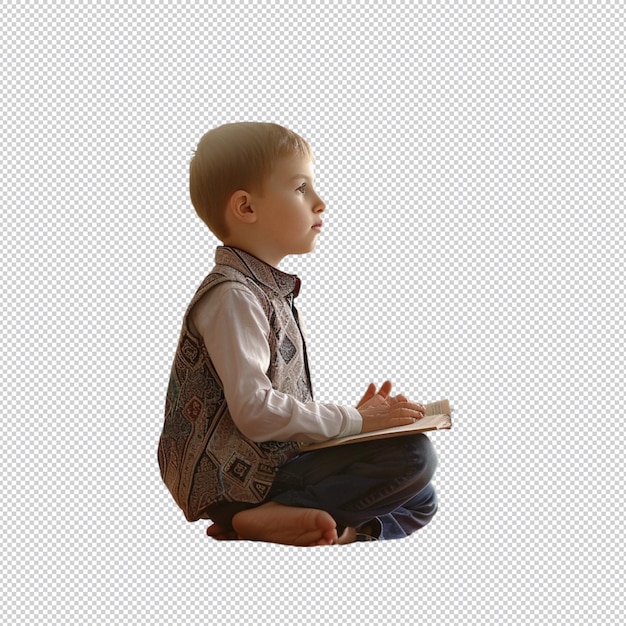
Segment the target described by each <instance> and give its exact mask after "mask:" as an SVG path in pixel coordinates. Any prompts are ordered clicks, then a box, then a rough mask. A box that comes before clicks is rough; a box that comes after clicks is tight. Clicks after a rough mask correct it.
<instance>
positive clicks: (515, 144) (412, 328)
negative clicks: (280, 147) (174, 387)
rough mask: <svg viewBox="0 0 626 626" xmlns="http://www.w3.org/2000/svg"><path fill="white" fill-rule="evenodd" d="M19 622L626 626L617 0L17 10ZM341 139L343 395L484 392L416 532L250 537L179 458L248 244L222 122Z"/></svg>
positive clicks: (325, 346)
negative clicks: (220, 217) (209, 329)
mask: <svg viewBox="0 0 626 626" xmlns="http://www.w3.org/2000/svg"><path fill="white" fill-rule="evenodd" d="M2 16H3V17H2V20H0V52H1V54H0V68H1V69H0V72H1V76H2V103H1V104H0V107H1V111H2V147H1V148H0V155H1V162H2V179H1V184H2V207H3V209H2V211H3V219H2V228H1V229H0V233H1V235H0V236H1V245H0V276H1V280H2V302H3V304H2V311H1V313H0V334H1V337H2V354H3V359H2V366H1V368H2V369H1V381H2V382H1V387H0V388H1V393H2V396H1V404H0V407H1V409H0V410H1V417H2V423H3V440H4V442H5V445H4V450H3V454H2V455H0V464H1V466H2V474H3V477H4V480H3V505H2V516H1V520H2V521H1V524H2V526H1V531H2V540H1V551H0V555H1V558H2V573H1V582H2V589H3V591H2V600H1V607H2V615H3V618H4V619H5V621H8V622H9V623H11V624H63V625H67V624H81V625H83V624H151V625H154V624H184V623H203V624H216V625H220V626H221V625H226V624H237V625H241V624H255V625H256V624H268V625H269V624H277V623H286V624H292V623H302V624H359V625H361V624H376V625H379V624H390V625H398V624H416V623H428V624H446V625H448V624H468V623H475V624H494V625H496V624H564V625H565V624H568V625H569V624H615V623H618V622H619V621H620V620H621V619H622V618H623V614H624V606H623V599H622V598H623V582H622V581H623V575H624V556H625V541H624V530H623V519H624V513H625V506H624V487H623V482H624V481H623V473H624V468H623V460H622V459H623V450H624V445H625V444H626V433H625V428H624V409H623V407H624V404H625V399H626V398H625V397H624V396H625V393H624V382H623V376H624V374H623V372H624V369H625V365H626V363H625V360H626V359H625V345H624V341H625V336H624V335H625V333H624V318H625V312H626V311H625V302H624V282H623V278H622V276H623V273H624V271H623V270H624V261H625V258H624V239H625V237H624V236H625V232H624V230H625V224H626V220H625V218H624V206H625V195H626V194H625V183H624V180H625V177H624V164H625V162H626V147H625V140H626V137H625V128H624V124H625V119H624V111H625V110H626V109H625V105H626V102H625V97H624V88H625V86H626V85H625V84H624V83H625V77H624V67H625V63H626V58H625V53H626V45H625V43H624V36H623V33H624V28H625V26H626V11H625V10H624V9H623V8H622V5H621V3H618V2H604V1H599V2H562V3H552V2H515V3H513V2H490V3H486V2H481V3H473V2H470V3H462V2H461V3H459V2H454V3H453V2H431V3H422V2H397V3H395V2H394V3H391V2H379V3H376V2H350V3H342V2H337V3H329V2H325V3H317V2H310V3H296V2H283V3H279V2H247V1H246V2H243V1H237V2H217V3H77V2H66V3H54V2H46V3H44V2H20V3H16V2H12V3H4V4H3V9H2ZM236 120H260V121H275V122H278V123H282V124H284V125H286V126H288V127H291V128H293V129H294V130H296V131H297V132H299V133H301V134H302V135H303V136H305V137H306V138H307V139H308V140H309V141H310V142H311V144H312V146H313V148H314V150H315V152H316V155H317V165H316V175H317V179H318V189H319V191H320V194H321V195H322V197H323V198H324V199H325V200H326V202H327V204H328V209H327V213H326V216H325V226H324V232H323V233H322V235H321V240H320V243H319V246H318V248H317V250H316V251H315V252H314V253H312V254H311V255H309V256H306V257H297V258H291V259H288V260H286V262H285V264H284V266H283V269H285V270H286V271H293V272H298V273H299V274H300V275H301V278H302V281H303V287H302V293H301V295H300V297H299V303H300V308H301V310H302V312H303V314H304V315H305V316H306V321H307V326H308V330H309V336H310V358H311V361H312V373H313V378H314V385H315V390H316V396H317V397H318V398H319V399H324V400H329V401H330V400H335V401H338V402H355V401H356V400H357V399H358V397H359V396H360V395H361V393H362V392H363V391H364V389H365V387H366V384H367V383H368V382H369V381H370V380H375V381H377V382H382V381H383V380H384V379H385V378H386V377H389V378H391V379H392V380H393V381H394V383H395V388H396V390H397V391H402V392H404V393H406V394H407V395H410V396H412V397H415V398H416V399H420V400H425V401H428V400H435V399H439V398H441V397H449V398H450V400H451V401H452V403H453V405H454V406H455V407H456V409H457V412H456V414H455V417H454V427H453V429H452V430H451V431H449V432H443V433H435V434H433V435H432V440H433V442H434V445H435V447H436V449H437V452H438V454H439V459H440V466H439V469H438V472H437V474H436V480H435V482H436V486H437V488H438V492H439V496H440V511H439V513H438V514H437V516H436V517H435V519H434V521H433V522H432V524H431V525H430V526H428V527H426V528H425V529H423V530H422V531H420V532H419V533H417V534H416V535H415V536H413V537H411V538H409V539H407V540H403V541H399V542H381V543H362V544H355V545H353V546H348V547H336V548H335V547H334V548H328V549H326V548H324V549H318V548H314V549H296V548H290V547H284V546H274V545H266V544H252V543H247V542H240V543H236V542H235V543H218V542H212V541H211V540H209V539H207V538H206V537H204V536H203V531H204V525H203V524H200V523H198V524H188V523H186V522H185V521H184V518H183V516H182V515H181V513H180V511H178V509H177V508H176V507H175V505H174V504H173V502H172V501H171V498H170V497H169V495H168V493H167V491H166V489H165V487H164V485H163V484H161V482H160V478H159V472H158V466H157V458H156V446H157V440H158V436H159V432H160V429H161V420H162V411H163V404H164V398H165V390H166V385H167V379H168V374H169V367H170V364H171V358H172V356H173V353H174V349H175V345H176V339H177V337H178V332H179V324H180V320H181V317H182V314H183V311H184V308H185V305H186V303H187V302H188V300H189V298H190V297H191V295H192V294H193V292H194V291H195V289H196V287H197V286H198V284H199V282H200V281H201V280H202V278H203V277H204V276H205V274H206V273H207V271H208V269H210V265H211V263H212V259H213V252H214V248H215V245H216V243H217V242H216V241H215V240H214V239H213V238H212V236H211V235H210V234H209V233H208V232H207V231H206V229H205V228H204V226H203V225H202V224H201V222H200V221H199V220H198V219H197V217H196V216H195V214H194V212H193V210H192V208H191V206H190V202H189V199H188V192H187V167H188V162H189V159H190V157H191V153H192V150H193V148H194V147H195V144H196V142H197V141H198V139H199V138H200V136H201V135H202V134H203V133H204V132H205V131H206V130H208V129H209V128H211V127H213V126H215V125H218V124H221V123H225V122H230V121H236Z"/></svg>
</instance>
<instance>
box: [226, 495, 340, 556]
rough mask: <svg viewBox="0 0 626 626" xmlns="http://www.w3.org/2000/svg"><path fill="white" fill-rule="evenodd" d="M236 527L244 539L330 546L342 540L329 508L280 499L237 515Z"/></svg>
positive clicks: (285, 543) (294, 544) (291, 544)
mask: <svg viewBox="0 0 626 626" xmlns="http://www.w3.org/2000/svg"><path fill="white" fill-rule="evenodd" d="M233 528H234V529H235V532H236V533H237V534H238V535H239V537H240V538H241V539H251V540H253V541H270V542H272V543H281V544H284V545H289V546H327V545H331V544H335V543H337V541H338V537H337V524H336V523H335V520H334V519H333V518H332V517H331V516H330V515H329V514H328V513H326V512H325V511H320V510H318V509H304V508H300V507H294V506H286V505H284V504H279V503H278V502H266V503H265V504H262V505H261V506H258V507H255V508H253V509H246V510H245V511H240V512H239V513H237V515H235V517H233ZM342 536H343V535H342Z"/></svg>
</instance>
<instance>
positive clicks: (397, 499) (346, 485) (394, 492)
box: [268, 434, 437, 539]
mask: <svg viewBox="0 0 626 626" xmlns="http://www.w3.org/2000/svg"><path fill="white" fill-rule="evenodd" d="M436 467H437V456H436V454H435V451H434V449H433V446H432V444H431V442H430V440H429V439H428V437H426V435H423V434H418V435H410V436H406V437H393V438H389V439H379V440H373V441H365V442H362V443H354V444H349V445H345V446H337V447H334V448H325V449H322V450H315V451H313V452H305V453H303V454H300V455H298V456H296V457H294V458H293V459H291V460H290V461H288V462H287V463H286V464H285V465H283V466H282V467H281V468H280V470H279V471H278V475H277V477H276V479H275V481H274V484H273V486H272V489H271V491H270V494H269V496H268V500H272V501H274V502H280V503H282V504H286V505H289V506H298V507H306V508H314V509H321V510H323V511H327V512H328V513H330V515H332V517H333V518H334V519H335V521H336V522H337V524H338V525H339V526H353V527H355V528H357V532H359V531H361V532H364V533H366V534H368V535H372V536H374V537H375V538H377V539H399V538H401V537H406V536H407V535H410V534H411V533H413V532H414V531H416V530H418V529H419V528H422V527H423V526H425V525H426V524H428V522H430V520H431V519H432V517H433V515H434V514H435V513H436V511H437V495H436V493H435V489H434V487H433V486H432V484H431V482H430V481H431V479H432V477H433V474H434V472H435V468H436Z"/></svg>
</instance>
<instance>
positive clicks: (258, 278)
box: [158, 247, 313, 521]
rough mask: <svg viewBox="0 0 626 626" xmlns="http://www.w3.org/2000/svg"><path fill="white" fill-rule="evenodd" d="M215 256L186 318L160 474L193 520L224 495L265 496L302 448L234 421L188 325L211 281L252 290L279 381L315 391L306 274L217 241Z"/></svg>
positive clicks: (305, 395) (304, 393) (280, 387)
mask: <svg viewBox="0 0 626 626" xmlns="http://www.w3.org/2000/svg"><path fill="white" fill-rule="evenodd" d="M215 262H216V265H215V267H214V268H213V270H212V271H211V273H210V274H209V275H208V276H207V277H206V278H205V280H204V281H203V283H202V284H201V285H200V287H199V288H198V291H197V292H196V294H195V295H194V297H193V299H192V300H191V302H190V303H189V307H188V308H187V311H186V313H185V316H184V319H183V324H182V330H181V334H180V338H179V341H178V347H177V349H176V355H175V357H174V363H173V365H172V371H171V375H170V382H169V386H168V390H167V397H166V402H165V420H164V424H163V431H162V433H161V438H160V440H159V450H158V457H159V468H160V471H161V478H162V479H163V481H164V482H165V484H166V485H167V487H168V489H169V490H170V492H171V494H172V496H173V497H174V500H176V502H177V504H178V505H179V506H180V508H181V509H182V510H183V512H184V513H185V517H186V518H187V519H188V520H189V521H195V520H198V519H200V518H202V517H208V515H207V513H206V509H207V508H208V507H210V506H212V505H214V504H217V503H220V502H228V501H231V502H232V501H236V502H253V503H258V502H262V501H263V500H264V499H265V497H266V496H267V494H268V492H269V489H270V487H271V485H272V482H273V480H274V477H275V474H276V472H277V471H278V468H279V467H280V466H281V465H282V464H283V463H284V462H285V461H286V460H287V459H288V458H289V457H290V456H292V455H293V454H294V453H296V452H297V451H298V449H299V444H298V443H296V442H282V443H281V442H277V441H269V442H264V443H254V442H253V441H251V440H250V439H248V438H246V437H245V436H244V435H243V434H242V433H241V432H240V431H239V430H238V429H237V427H236V426H235V424H234V422H233V420H232V418H231V416H230V413H229V410H228V405H227V404H226V400H225V398H224V391H223V387H222V383H221V381H220V378H219V376H218V374H217V372H216V370H215V367H214V366H213V363H212V361H211V356H210V355H209V354H208V352H207V350H206V347H205V345H204V341H202V339H201V338H199V337H197V336H196V335H194V334H193V333H192V332H191V330H190V328H189V319H188V318H189V314H190V312H191V310H192V308H193V306H194V305H195V304H196V303H197V302H198V301H199V300H200V298H202V296H204V295H205V294H206V293H207V291H208V290H209V289H211V288H212V287H214V286H215V285H218V284H220V283H222V282H224V281H234V282H237V283H239V284H241V285H244V286H245V287H246V288H247V289H249V290H250V292H251V293H252V294H253V295H254V296H255V297H256V299H257V300H258V302H259V304H260V305H261V307H262V309H263V311H264V312H265V315H266V316H267V320H268V322H269V326H270V329H271V330H270V335H269V337H268V341H269V346H270V354H271V359H270V366H269V369H268V371H267V372H266V374H267V376H268V378H269V379H270V380H271V381H272V387H273V388H274V389H275V390H277V391H281V392H283V393H286V394H289V395H291V396H293V397H295V398H296V399H297V400H300V401H303V402H307V401H309V400H312V398H313V394H312V390H311V382H310V376H309V369H308V363H307V358H306V347H305V344H304V339H303V336H302V333H301V331H300V327H299V324H298V314H297V311H296V309H295V307H294V306H293V298H294V297H295V296H297V295H298V291H299V287H300V280H299V278H298V277H297V276H294V275H291V274H285V273H284V272H281V271H280V270H277V269H276V268H274V267H272V266H270V265H267V264H266V263H264V262H262V261H260V260H259V259H257V258H256V257H253V256H252V255H250V254H248V253H246V252H244V251H242V250H238V249H235V248H228V247H220V248H218V249H217V252H216V255H215ZM215 332H220V331H219V327H216V329H215Z"/></svg>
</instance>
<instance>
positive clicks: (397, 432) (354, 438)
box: [300, 400, 452, 452]
mask: <svg viewBox="0 0 626 626" xmlns="http://www.w3.org/2000/svg"><path fill="white" fill-rule="evenodd" d="M424 408H425V409H426V415H424V417H422V418H421V419H419V420H417V421H416V422H413V423H412V424H405V425H404V426H393V427H391V428H385V429H383V430H375V431H373V432H371V433H359V434H358V435H349V436H348V437H336V438H335V439H328V440H327V441H322V442H320V443H311V444H307V443H305V444H303V445H302V447H301V448H300V451H301V452H310V451H311V450H320V449H321V448H332V447H333V446H345V445H346V444H349V443H358V442H360V441H368V440H372V439H385V438H386V437H401V436H403V435H413V434H415V433H423V432H427V431H429V430H444V429H450V428H452V417H451V414H452V409H450V403H449V402H448V400H439V402H431V403H430V404H425V405H424Z"/></svg>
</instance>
